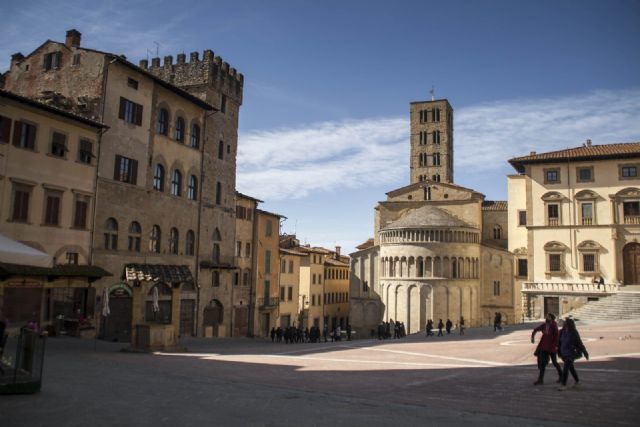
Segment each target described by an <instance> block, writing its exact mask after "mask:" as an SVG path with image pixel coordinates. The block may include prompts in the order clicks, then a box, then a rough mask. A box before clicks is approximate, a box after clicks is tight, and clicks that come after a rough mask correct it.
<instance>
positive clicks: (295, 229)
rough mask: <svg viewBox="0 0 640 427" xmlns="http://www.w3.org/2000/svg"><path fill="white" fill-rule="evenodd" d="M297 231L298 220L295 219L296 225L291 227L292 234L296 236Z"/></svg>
mask: <svg viewBox="0 0 640 427" xmlns="http://www.w3.org/2000/svg"><path fill="white" fill-rule="evenodd" d="M297 231H298V219H297V218H296V223H295V224H294V226H293V234H296V232H297Z"/></svg>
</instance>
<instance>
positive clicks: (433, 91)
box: [429, 85, 436, 101]
mask: <svg viewBox="0 0 640 427" xmlns="http://www.w3.org/2000/svg"><path fill="white" fill-rule="evenodd" d="M429 93H430V94H431V100H432V101H435V100H436V88H435V87H433V85H431V90H430V91H429Z"/></svg>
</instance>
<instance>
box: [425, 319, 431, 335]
mask: <svg viewBox="0 0 640 427" xmlns="http://www.w3.org/2000/svg"><path fill="white" fill-rule="evenodd" d="M426 331H427V337H430V336H431V335H433V320H431V319H429V320H427V327H426Z"/></svg>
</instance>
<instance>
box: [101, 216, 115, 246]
mask: <svg viewBox="0 0 640 427" xmlns="http://www.w3.org/2000/svg"><path fill="white" fill-rule="evenodd" d="M104 230H105V231H104V248H105V249H107V250H112V251H116V250H118V222H117V221H116V220H115V219H113V218H109V219H108V220H107V223H106V224H105V227H104Z"/></svg>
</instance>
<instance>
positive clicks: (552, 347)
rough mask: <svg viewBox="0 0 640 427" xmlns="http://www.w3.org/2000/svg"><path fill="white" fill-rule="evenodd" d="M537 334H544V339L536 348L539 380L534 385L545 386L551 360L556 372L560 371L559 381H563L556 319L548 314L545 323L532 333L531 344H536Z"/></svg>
mask: <svg viewBox="0 0 640 427" xmlns="http://www.w3.org/2000/svg"><path fill="white" fill-rule="evenodd" d="M537 332H542V338H540V342H539V343H538V347H537V348H536V351H535V353H533V355H534V356H536V357H537V358H538V379H537V380H536V381H535V382H534V383H533V385H542V384H544V371H545V369H546V368H547V365H548V364H549V359H551V362H552V363H553V366H555V368H556V371H558V381H557V382H561V381H562V369H560V364H559V363H558V358H557V355H556V354H557V352H558V324H557V323H556V317H555V316H554V315H553V314H551V313H548V314H547V317H546V319H545V322H544V323H543V324H542V325H540V326H538V327H537V328H535V329H534V330H533V332H531V343H532V344H533V343H534V342H535V336H536V333H537Z"/></svg>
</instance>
